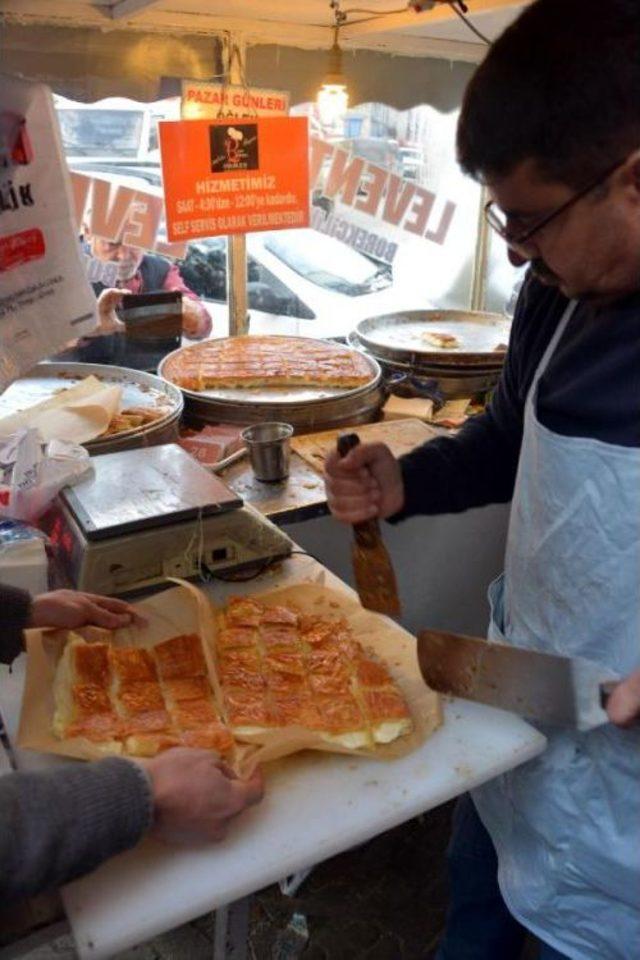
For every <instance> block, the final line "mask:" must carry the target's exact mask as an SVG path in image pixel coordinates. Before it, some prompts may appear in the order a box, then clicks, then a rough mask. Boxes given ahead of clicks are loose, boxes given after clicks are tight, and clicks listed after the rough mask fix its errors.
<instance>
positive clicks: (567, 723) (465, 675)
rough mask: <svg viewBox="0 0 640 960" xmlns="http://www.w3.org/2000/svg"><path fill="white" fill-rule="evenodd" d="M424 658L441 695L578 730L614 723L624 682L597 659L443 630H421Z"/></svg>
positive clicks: (429, 676) (423, 668)
mask: <svg viewBox="0 0 640 960" xmlns="http://www.w3.org/2000/svg"><path fill="white" fill-rule="evenodd" d="M418 661H419V664H420V672H421V673H422V676H423V679H424V680H425V682H426V683H427V685H428V686H429V687H431V688H432V689H433V690H437V691H438V692H439V693H448V694H452V695H453V696H456V697H462V698H463V699H465V700H475V701H477V702H478V703H485V704H488V705H490V706H492V707H501V708H502V709H503V710H510V711H512V712H513V713H518V714H520V715H521V716H523V717H527V718H528V719H531V720H538V721H540V722H541V723H545V724H549V726H558V727H574V728H577V729H578V730H591V729H593V728H594V727H598V726H600V725H602V724H603V723H608V722H609V719H608V717H607V714H606V711H605V706H606V701H607V699H608V695H609V693H610V692H611V689H612V687H613V686H615V682H617V681H619V680H620V677H618V676H616V675H615V674H614V673H612V672H611V671H609V670H607V668H606V667H603V666H602V665H601V664H598V663H594V662H592V661H591V660H584V659H581V658H575V659H570V658H568V657H560V656H556V655H555V654H549V653H538V652H537V651H535V650H524V649H522V648H520V647H512V646H509V645H507V644H503V643H493V642H490V641H487V640H483V639H481V638H480V637H467V636H462V635H460V634H455V633H443V632H441V631H438V630H422V631H421V632H420V633H419V634H418Z"/></svg>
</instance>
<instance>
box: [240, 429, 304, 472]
mask: <svg viewBox="0 0 640 960" xmlns="http://www.w3.org/2000/svg"><path fill="white" fill-rule="evenodd" d="M292 433H293V427H292V426H291V424H289V423H254V424H252V425H251V426H250V427H246V428H245V429H244V430H243V431H242V434H241V436H242V439H243V440H244V442H245V443H246V445H247V448H248V450H249V458H250V460H251V466H252V467H253V472H254V474H255V475H256V479H257V480H262V481H263V482H264V483H276V482H277V481H278V480H285V479H286V478H287V477H288V476H289V456H290V449H289V438H290V436H291V434H292Z"/></svg>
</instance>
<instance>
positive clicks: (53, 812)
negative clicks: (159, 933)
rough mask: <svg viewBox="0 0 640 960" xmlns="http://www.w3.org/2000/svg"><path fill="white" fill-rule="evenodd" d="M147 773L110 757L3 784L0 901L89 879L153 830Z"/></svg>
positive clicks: (0, 788)
mask: <svg viewBox="0 0 640 960" xmlns="http://www.w3.org/2000/svg"><path fill="white" fill-rule="evenodd" d="M152 817H153V798H152V792H151V786H150V782H149V780H148V778H147V775H146V774H145V772H144V770H143V769H142V768H141V767H139V766H138V765H137V764H135V763H131V762H130V761H128V760H122V759H119V758H110V759H108V760H101V761H99V762H97V763H90V764H77V763H74V764H65V765H64V766H60V767H56V768H55V769H54V770H47V771H43V772H38V773H12V774H11V773H10V774H5V775H4V776H3V777H2V778H0V900H17V899H21V898H23V897H27V896H30V895H31V894H34V893H37V892H39V891H41V890H45V889H47V888H49V887H55V886H58V885H60V884H62V883H65V882H66V881H68V880H72V879H74V878H75V877H78V876H81V875H82V874H83V873H88V872H89V871H90V870H93V869H94V868H95V867H97V866H98V864H99V863H102V861H103V860H106V859H107V857H111V856H114V855H115V854H116V853H119V852H120V851H121V850H126V849H127V848H129V847H132V846H134V844H136V843H137V842H138V840H140V838H141V837H142V836H143V834H144V833H145V832H146V831H147V830H148V829H149V827H150V826H151V822H152Z"/></svg>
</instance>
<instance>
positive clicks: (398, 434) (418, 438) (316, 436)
mask: <svg viewBox="0 0 640 960" xmlns="http://www.w3.org/2000/svg"><path fill="white" fill-rule="evenodd" d="M354 429H355V431H356V432H357V434H358V436H359V437H360V440H361V442H362V443H386V444H387V446H388V447H389V449H390V450H391V452H392V453H393V455H394V456H395V457H400V456H402V454H404V453H409V452H410V451H411V450H415V448H416V447H419V446H420V445H421V444H423V443H426V442H427V440H432V439H433V438H434V437H437V436H439V434H438V432H437V431H436V430H434V429H433V427H429V426H427V424H426V423H423V421H422V420H419V419H417V418H416V417H406V418H404V419H401V420H395V421H394V422H393V423H386V422H384V421H383V422H381V423H367V424H363V425H362V426H359V427H355V428H354ZM345 432H346V431H345V430H325V431H323V432H322V433H310V434H305V435H304V436H296V437H292V438H291V449H292V450H295V452H296V453H297V454H298V455H299V456H301V457H302V458H303V459H304V460H306V461H307V463H309V464H310V465H311V466H312V467H314V469H316V470H318V471H319V472H320V473H322V471H323V469H324V461H325V459H326V457H327V454H328V453H330V452H331V451H332V450H335V448H336V441H337V439H338V437H339V436H340V434H341V433H345Z"/></svg>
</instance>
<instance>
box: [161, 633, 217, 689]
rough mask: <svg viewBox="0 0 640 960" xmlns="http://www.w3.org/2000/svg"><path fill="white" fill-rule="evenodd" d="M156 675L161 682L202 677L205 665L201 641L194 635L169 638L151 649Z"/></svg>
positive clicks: (205, 669) (205, 670)
mask: <svg viewBox="0 0 640 960" xmlns="http://www.w3.org/2000/svg"><path fill="white" fill-rule="evenodd" d="M153 655H154V657H155V660H156V664H157V666H158V673H159V674H160V677H161V678H162V679H163V680H173V679H175V678H177V677H196V676H202V675H204V674H206V672H207V664H206V661H205V659H204V653H203V652H202V641H201V640H200V637H198V636H197V635H196V634H185V635H181V636H178V637H171V639H170V640H164V641H163V642H162V643H157V644H156V645H155V647H153Z"/></svg>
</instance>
